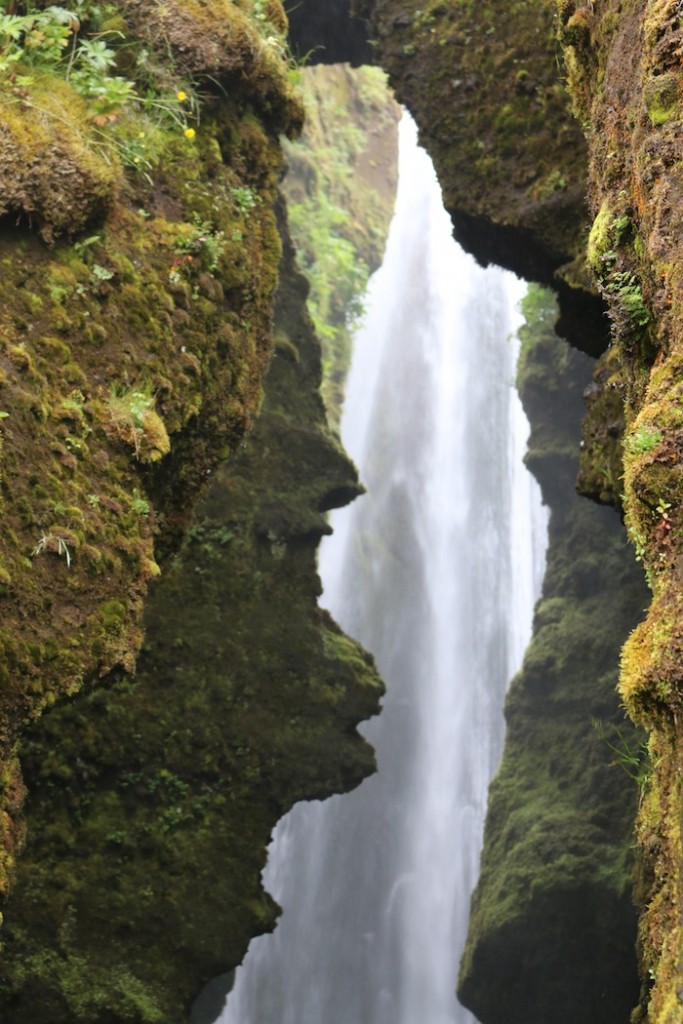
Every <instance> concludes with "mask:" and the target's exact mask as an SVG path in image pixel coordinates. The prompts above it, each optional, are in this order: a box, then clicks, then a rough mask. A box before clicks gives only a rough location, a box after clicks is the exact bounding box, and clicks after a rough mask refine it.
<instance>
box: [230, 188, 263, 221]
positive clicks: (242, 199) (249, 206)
mask: <svg viewBox="0 0 683 1024" xmlns="http://www.w3.org/2000/svg"><path fill="white" fill-rule="evenodd" d="M230 195H231V196H232V198H233V199H234V200H235V206H236V207H237V209H238V210H239V212H240V213H241V214H242V216H243V217H245V218H248V217H249V215H250V214H251V211H252V210H254V209H255V208H256V206H257V204H258V203H259V202H260V199H259V196H258V195H257V194H256V193H255V192H254V190H253V188H252V187H251V186H250V185H237V186H235V188H231V189H230Z"/></svg>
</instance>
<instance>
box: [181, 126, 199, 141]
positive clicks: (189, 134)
mask: <svg viewBox="0 0 683 1024" xmlns="http://www.w3.org/2000/svg"><path fill="white" fill-rule="evenodd" d="M196 134H197V133H196V131H195V130H194V128H186V129H185V131H184V132H183V135H184V136H185V138H186V139H193V138H194V137H195V135H196Z"/></svg>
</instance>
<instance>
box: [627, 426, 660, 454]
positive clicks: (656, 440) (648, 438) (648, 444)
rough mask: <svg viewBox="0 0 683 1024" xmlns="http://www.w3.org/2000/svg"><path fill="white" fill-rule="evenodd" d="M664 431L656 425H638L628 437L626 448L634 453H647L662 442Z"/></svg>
mask: <svg viewBox="0 0 683 1024" xmlns="http://www.w3.org/2000/svg"><path fill="white" fill-rule="evenodd" d="M661 440H662V432H661V430H657V428H656V427H651V426H642V427H638V428H637V429H636V430H634V432H633V433H632V434H631V435H630V436H629V437H628V438H627V439H626V449H627V451H629V452H630V453H631V454H632V455H646V454H647V453H648V452H651V451H652V450H653V449H654V448H656V447H657V445H658V444H660V443H661Z"/></svg>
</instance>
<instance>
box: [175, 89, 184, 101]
mask: <svg viewBox="0 0 683 1024" xmlns="http://www.w3.org/2000/svg"><path fill="white" fill-rule="evenodd" d="M175 98H176V99H177V100H178V102H179V103H182V102H183V100H186V99H187V93H186V92H183V90H182V89H180V90H179V92H177V93H176V94H175Z"/></svg>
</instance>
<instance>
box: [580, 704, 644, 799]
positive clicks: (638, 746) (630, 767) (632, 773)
mask: <svg viewBox="0 0 683 1024" xmlns="http://www.w3.org/2000/svg"><path fill="white" fill-rule="evenodd" d="M591 724H592V726H593V728H594V729H595V731H596V733H597V734H598V736H599V737H600V739H601V740H602V741H603V743H605V744H606V745H607V747H608V748H609V749H610V750H611V752H612V754H613V755H614V761H612V764H614V765H617V766H618V767H619V768H621V770H622V771H623V772H625V773H626V774H627V775H628V777H629V778H630V779H633V781H634V782H635V783H636V784H637V785H638V788H639V790H640V795H641V798H642V795H643V791H644V789H645V786H646V785H647V783H648V781H649V779H650V776H651V775H652V762H651V760H650V752H649V749H648V744H647V740H646V739H639V738H638V736H637V734H636V736H635V740H636V741H637V742H634V741H633V740H630V739H629V738H628V737H627V736H626V735H625V734H624V731H623V729H621V728H620V726H618V725H615V724H614V723H613V722H612V723H610V729H611V732H610V733H609V735H608V730H607V728H606V726H605V724H604V722H602V721H601V720H600V719H599V718H592V719H591ZM641 735H642V734H641ZM610 737H611V738H610Z"/></svg>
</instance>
